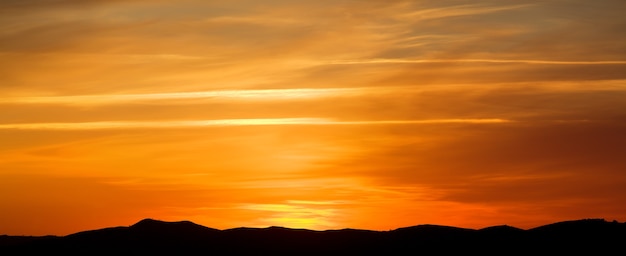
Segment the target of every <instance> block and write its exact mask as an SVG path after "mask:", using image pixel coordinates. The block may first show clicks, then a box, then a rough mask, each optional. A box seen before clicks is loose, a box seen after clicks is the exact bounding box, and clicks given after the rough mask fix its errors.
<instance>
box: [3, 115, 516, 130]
mask: <svg viewBox="0 0 626 256" xmlns="http://www.w3.org/2000/svg"><path fill="white" fill-rule="evenodd" d="M508 122H512V121H511V120H506V119H497V118H492V119H433V120H369V121H338V120H333V119H329V118H308V117H307V118H256V119H219V120H192V121H145V122H123V121H120V122H114V121H112V122H80V123H21V124H0V129H21V130H101V129H137V128H184V127H210V126H261V125H390V124H446V123H468V124H496V123H508Z"/></svg>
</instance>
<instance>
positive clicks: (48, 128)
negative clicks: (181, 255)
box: [0, 0, 626, 235]
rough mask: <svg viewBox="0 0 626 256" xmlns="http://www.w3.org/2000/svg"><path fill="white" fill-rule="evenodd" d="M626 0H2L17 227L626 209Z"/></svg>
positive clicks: (518, 215) (512, 217) (2, 199)
mask: <svg viewBox="0 0 626 256" xmlns="http://www.w3.org/2000/svg"><path fill="white" fill-rule="evenodd" d="M624 10H626V2H625V1H623V0H602V1H587V0H546V1H496V0H490V1H454V0H445V1H429V0H415V1H405V0H398V1H379V0H372V1H357V0H351V1H349V0H337V1H325V0H317V1H309V0H293V1H284V0H264V1H257V0H235V1H200V0H182V1H161V0H157V1H148V0H129V1H114V0H110V1H106V0H57V1H53V0H20V1H1V2H0V234H10V235H47V234H54V235H66V234H70V233H73V232H78V231H82V230H87V229H97V228H102V227H108V226H120V225H131V224H133V223H135V222H137V221H139V220H141V219H143V218H155V219H161V220H171V221H174V220H191V221H193V222H196V223H198V224H202V225H205V226H209V227H213V228H219V229H226V228H234V227H240V226H247V227H266V226H272V225H274V226H285V227H293V228H309V229H316V230H325V229H340V228H361V229H371V230H389V229H395V228H399V227H404V226H411V225H418V224H439V225H451V226H459V227H466V228H483V227H487V226H492V225H502V224H507V225H512V226H516V227H519V228H532V227H536V226H539V225H543V224H548V223H551V222H556V221H563V220H570V219H581V218H605V219H607V220H618V221H626V161H625V160H626V44H625V43H626V34H625V33H624V27H625V26H626V16H624V15H623V11H624Z"/></svg>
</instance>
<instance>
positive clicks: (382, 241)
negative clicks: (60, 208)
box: [0, 219, 626, 255]
mask: <svg viewBox="0 0 626 256" xmlns="http://www.w3.org/2000/svg"><path fill="white" fill-rule="evenodd" d="M569 253H573V254H575V255H581V253H582V254H589V255H626V223H619V222H616V221H613V222H609V221H605V220H603V219H583V220H573V221H563V222H558V223H553V224H548V225H544V226H540V227H537V228H533V229H528V230H523V229H518V228H515V227H511V226H494V227H488V228H484V229H467V228H458V227H450V226H440V225H418V226H412V227H406V228H399V229H395V230H390V231H370V230H356V229H342V230H326V231H314V230H306V229H289V228H283V227H269V228H234V229H226V230H218V229H212V228H208V227H204V226H201V225H198V224H195V223H192V222H189V221H180V222H164V221H158V220H153V219H144V220H142V221H140V222H138V223H136V224H134V225H132V226H128V227H111V228H104V229H98V230H90V231H84V232H79V233H75V234H71V235H67V236H39V237H31V236H7V235H3V236H0V255H44V254H46V255H49V254H53V255H68V254H74V255H77V254H81V255H93V254H107V255H114V254H117V255H128V254H137V255H148V254H158V255H163V254H166V255H183V254H184V255H191V254H193V255H451V254H454V255H470V254H471V255H547V254H552V255H565V254H569Z"/></svg>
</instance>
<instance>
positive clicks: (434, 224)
mask: <svg viewBox="0 0 626 256" xmlns="http://www.w3.org/2000/svg"><path fill="white" fill-rule="evenodd" d="M145 221H153V222H157V223H165V224H168V223H184V222H188V223H192V224H195V225H199V226H202V227H205V228H210V229H214V230H218V231H226V230H233V229H242V228H243V229H270V228H284V229H291V230H308V231H316V232H324V231H341V230H362V231H374V232H387V231H394V230H399V229H403V228H411V227H420V226H438V227H451V228H460V229H469V230H481V229H486V228H491V227H501V226H508V227H512V228H517V229H521V230H531V229H535V228H540V227H543V226H548V225H553V224H559V223H567V222H580V221H603V222H611V223H622V224H626V222H619V221H617V220H607V219H604V218H583V219H572V220H561V221H555V222H551V223H545V224H542V225H538V226H535V227H530V228H520V227H516V226H511V225H507V224H500V225H491V226H486V227H480V228H468V227H463V226H451V225H444V224H437V223H421V224H414V225H409V226H402V227H396V228H391V229H361V228H352V227H344V228H332V229H311V228H299V227H288V226H275V225H273V226H246V225H244V226H238V227H230V228H222V229H219V228H214V227H212V226H210V225H205V224H201V223H197V222H194V221H193V220H162V219H155V218H144V219H141V220H138V221H136V222H134V223H131V224H127V225H114V226H106V227H99V228H93V229H85V230H80V231H76V232H72V233H68V234H45V235H30V234H0V236H31V237H38V236H57V237H64V236H69V235H73V234H78V233H82V232H87V231H96V230H103V229H108V228H117V227H125V228H131V227H132V226H134V225H136V224H139V223H141V222H145Z"/></svg>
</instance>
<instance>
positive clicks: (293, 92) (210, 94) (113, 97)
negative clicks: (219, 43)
mask: <svg viewBox="0 0 626 256" xmlns="http://www.w3.org/2000/svg"><path fill="white" fill-rule="evenodd" d="M365 90H367V89H366V88H324V89H314V88H301V89H263V90H214V91H200V92H173V93H147V94H108V95H72V96H50V97H15V98H4V99H0V103H37V104H41V103H43V104H45V103H54V104H70V105H76V104H81V105H82V104H87V105H94V104H96V105H98V104H115V103H124V102H136V101H153V100H185V99H230V100H233V99H241V100H263V101H273V100H284V99H307V98H320V97H328V96H338V95H346V94H350V93H358V92H360V91H365Z"/></svg>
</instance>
